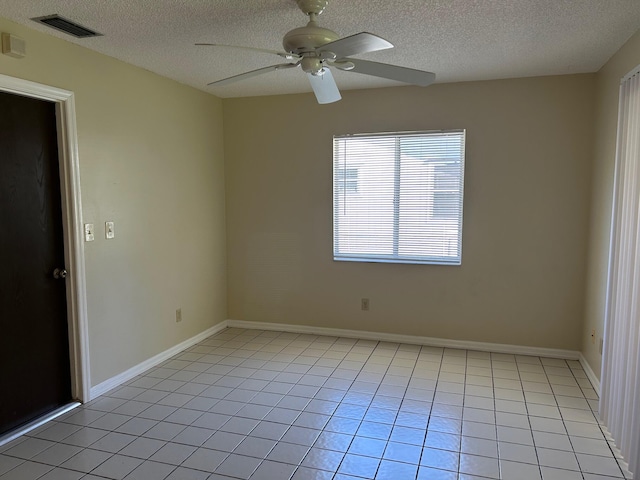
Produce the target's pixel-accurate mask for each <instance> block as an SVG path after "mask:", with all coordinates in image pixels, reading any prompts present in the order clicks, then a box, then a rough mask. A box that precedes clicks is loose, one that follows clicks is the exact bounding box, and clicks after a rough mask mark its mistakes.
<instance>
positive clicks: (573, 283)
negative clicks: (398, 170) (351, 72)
mask: <svg viewBox="0 0 640 480" xmlns="http://www.w3.org/2000/svg"><path fill="white" fill-rule="evenodd" d="M594 87H595V78H594V75H575V76H561V77H542V78H527V79H517V80H502V81H488V82H473V83H461V84H443V85H433V86H431V87H429V88H426V89H421V88H414V87H400V88H387V89H381V90H375V91H374V90H363V91H347V92H343V97H344V98H343V100H342V101H341V102H339V103H336V104H331V105H317V104H316V102H315V99H314V98H313V96H312V95H310V94H308V95H289V96H276V97H257V98H244V99H226V100H224V101H223V105H224V131H225V166H226V167H225V168H226V175H227V178H226V192H227V196H226V199H227V218H228V224H227V244H228V282H229V290H228V292H229V294H228V305H229V317H230V318H233V319H240V320H253V321H266V322H282V323H290V324H301V325H317V326H324V327H339V328H347V329H355V330H368V331H378V332H393V333H401V334H414V335H424V336H433V337H442V338H453V339H462V340H475V341H484V342H499V343H508V344H518V345H531V346H540V347H551V348H566V349H578V348H579V346H580V332H581V328H582V320H583V308H584V289H585V284H584V278H585V260H586V248H587V241H586V238H587V232H588V226H587V223H588V207H589V191H590V182H591V164H592V161H591V160H592V144H591V137H592V133H593V122H594V117H593V115H594V112H593V95H594ZM453 128H465V129H467V158H466V161H467V165H466V179H465V183H466V186H465V188H466V191H465V201H464V209H465V210H464V215H465V216H464V232H463V259H462V266H461V267H450V266H424V265H396V264H367V263H346V262H334V261H333V259H332V194H331V191H332V183H331V174H332V160H331V156H332V135H334V134H345V133H357V132H380V131H403V130H429V129H453ZM361 297H368V298H370V301H371V309H370V311H369V312H362V311H361V310H360V298H361Z"/></svg>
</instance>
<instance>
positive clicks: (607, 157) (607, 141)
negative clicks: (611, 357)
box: [582, 31, 640, 378]
mask: <svg viewBox="0 0 640 480" xmlns="http://www.w3.org/2000/svg"><path fill="white" fill-rule="evenodd" d="M639 64H640V31H638V32H636V34H635V35H634V36H633V37H631V39H630V40H629V41H628V42H627V43H626V44H625V45H624V46H623V47H622V48H621V49H620V50H619V51H618V52H617V53H616V54H615V55H614V56H613V57H612V58H611V59H610V60H609V61H608V62H607V63H606V64H605V66H604V67H602V69H601V70H600V71H599V72H598V74H597V75H596V129H595V155H594V163H593V186H592V191H593V193H592V198H591V214H590V227H589V228H590V231H589V251H588V274H587V294H586V297H585V323H584V329H583V335H582V353H583V354H584V356H585V358H586V359H587V362H588V363H589V365H590V366H591V368H592V369H593V371H594V373H595V374H596V375H597V376H598V378H600V368H601V362H602V356H601V355H600V353H599V348H598V347H599V339H600V338H602V336H603V333H604V316H605V302H606V294H607V268H608V264H609V235H610V233H611V209H612V200H613V176H614V168H615V157H616V135H617V126H618V95H619V88H620V80H621V79H622V77H624V76H625V75H626V74H627V73H629V72H630V71H631V70H632V69H634V68H635V67H636V66H638V65H639ZM592 330H595V331H596V342H595V343H591V331H592Z"/></svg>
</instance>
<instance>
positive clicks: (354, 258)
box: [332, 129, 466, 266]
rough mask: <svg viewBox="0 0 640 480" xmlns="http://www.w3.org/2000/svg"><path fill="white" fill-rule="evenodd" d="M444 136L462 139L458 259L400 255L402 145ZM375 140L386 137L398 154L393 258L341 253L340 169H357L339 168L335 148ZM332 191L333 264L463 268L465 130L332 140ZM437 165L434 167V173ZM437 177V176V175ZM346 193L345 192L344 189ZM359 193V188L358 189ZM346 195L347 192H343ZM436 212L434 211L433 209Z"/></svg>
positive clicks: (394, 159) (388, 134)
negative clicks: (411, 140) (404, 141)
mask: <svg viewBox="0 0 640 480" xmlns="http://www.w3.org/2000/svg"><path fill="white" fill-rule="evenodd" d="M438 134H441V135H443V136H458V137H460V157H459V159H458V158H456V160H455V162H457V163H459V179H460V182H459V195H458V198H459V202H460V203H459V212H460V213H459V222H458V223H457V227H458V228H457V245H458V247H457V248H458V255H457V256H455V257H451V256H438V255H424V256H422V255H401V254H399V253H398V252H399V235H400V230H401V229H402V220H401V218H400V200H401V177H402V173H401V164H402V158H401V156H402V153H401V151H400V142H401V138H403V137H419V136H435V135H438ZM374 137H387V138H392V139H393V138H395V142H394V143H395V152H394V154H393V155H394V157H393V162H394V165H393V171H394V178H393V184H394V192H393V220H392V222H393V225H392V228H393V236H392V239H393V240H392V241H393V254H391V255H389V254H376V253H339V242H338V237H339V235H338V232H337V230H338V229H339V222H338V218H339V215H338V213H337V209H338V208H339V206H340V205H339V200H338V195H339V194H340V193H341V192H340V191H339V190H340V189H339V188H337V179H338V178H337V172H338V170H337V169H342V170H343V171H347V170H348V169H352V168H356V169H357V168H358V167H354V166H353V165H349V164H348V163H347V164H346V165H343V166H341V167H338V161H339V160H338V159H337V153H336V146H337V145H338V143H337V142H338V141H340V140H343V139H350V138H353V139H357V138H374ZM332 162H333V164H332V188H333V199H332V203H333V205H332V207H333V212H332V213H333V219H332V229H333V260H334V261H339V262H366V263H401V264H416V265H451V266H460V265H461V264H462V233H463V220H464V184H465V178H464V177H465V164H466V129H448V130H424V131H405V132H379V133H357V134H343V135H334V136H333V158H332ZM437 166H438V165H436V164H435V163H434V171H435V168H436V167H437ZM434 176H435V174H434ZM342 190H344V189H342ZM441 190H442V189H436V188H435V187H433V188H432V189H431V191H432V193H433V196H434V198H435V196H436V194H437V193H439V192H440V191H441ZM356 192H357V187H356ZM342 193H344V191H342ZM434 211H435V209H434ZM432 216H433V218H437V215H435V214H432Z"/></svg>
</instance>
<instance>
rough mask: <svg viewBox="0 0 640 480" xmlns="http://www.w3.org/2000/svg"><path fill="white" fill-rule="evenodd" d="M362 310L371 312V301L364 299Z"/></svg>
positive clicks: (361, 305) (361, 304)
mask: <svg viewBox="0 0 640 480" xmlns="http://www.w3.org/2000/svg"><path fill="white" fill-rule="evenodd" d="M360 309H361V310H363V311H365V312H367V311H369V299H368V298H363V299H362V300H361V301H360Z"/></svg>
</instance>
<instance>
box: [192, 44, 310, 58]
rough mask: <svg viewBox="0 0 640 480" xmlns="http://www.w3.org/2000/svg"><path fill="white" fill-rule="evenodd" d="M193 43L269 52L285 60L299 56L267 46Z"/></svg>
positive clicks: (200, 45)
mask: <svg viewBox="0 0 640 480" xmlns="http://www.w3.org/2000/svg"><path fill="white" fill-rule="evenodd" d="M195 45H196V46H199V47H202V46H205V47H222V48H235V49H239V50H249V51H253V52H260V53H269V54H273V55H278V56H279V57H282V58H286V59H287V60H292V59H294V58H300V56H299V55H296V54H295V53H287V52H279V51H278V50H269V49H268V48H255V47H243V46H240V45H223V44H221V43H196V44H195Z"/></svg>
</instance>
